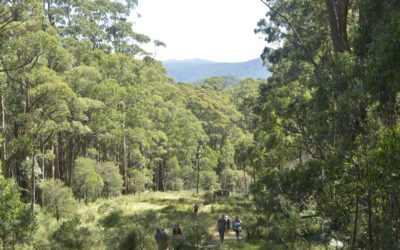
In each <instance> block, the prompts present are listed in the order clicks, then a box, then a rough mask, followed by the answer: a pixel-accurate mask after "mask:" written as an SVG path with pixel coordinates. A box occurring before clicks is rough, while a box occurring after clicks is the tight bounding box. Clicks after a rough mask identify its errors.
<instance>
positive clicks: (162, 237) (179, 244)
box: [154, 224, 185, 250]
mask: <svg viewBox="0 0 400 250" xmlns="http://www.w3.org/2000/svg"><path fill="white" fill-rule="evenodd" d="M154 239H155V240H156V242H157V245H158V250H166V249H175V250H177V249H185V236H184V235H183V234H182V230H181V228H180V227H179V225H178V224H176V225H174V227H173V228H172V239H171V241H170V240H169V237H168V234H167V233H166V232H165V230H164V229H163V228H157V229H156V233H155V234H154Z"/></svg>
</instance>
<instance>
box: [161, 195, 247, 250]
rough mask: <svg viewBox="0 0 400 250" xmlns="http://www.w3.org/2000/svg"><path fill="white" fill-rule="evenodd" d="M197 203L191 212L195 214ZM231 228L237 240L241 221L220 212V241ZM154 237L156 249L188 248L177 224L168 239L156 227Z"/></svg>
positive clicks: (218, 227) (162, 230)
mask: <svg viewBox="0 0 400 250" xmlns="http://www.w3.org/2000/svg"><path fill="white" fill-rule="evenodd" d="M198 210H199V205H198V204H197V203H196V204H195V205H194V207H193V212H194V214H195V215H197V212H198ZM230 229H232V230H233V231H234V232H235V233H236V239H237V240H239V238H240V233H241V231H242V221H241V220H240V219H239V217H238V216H236V218H235V220H234V221H232V220H231V218H229V216H228V215H226V214H225V215H224V214H221V215H220V217H219V218H218V220H217V230H218V233H219V237H220V240H221V243H223V242H224V238H225V235H227V234H228V233H229V230H230ZM154 239H155V240H156V242H157V245H158V250H166V249H175V250H178V249H188V248H187V243H186V241H185V236H184V235H183V233H182V229H181V228H180V226H179V225H178V224H175V225H174V226H173V228H172V237H171V240H170V239H169V236H168V234H167V233H166V232H165V230H164V229H163V228H157V229H156V232H155V234H154Z"/></svg>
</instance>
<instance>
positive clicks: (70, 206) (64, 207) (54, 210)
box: [39, 179, 76, 220]
mask: <svg viewBox="0 0 400 250" xmlns="http://www.w3.org/2000/svg"><path fill="white" fill-rule="evenodd" d="M39 187H40V189H41V190H42V193H41V196H42V199H43V206H44V211H46V212H48V213H50V214H51V215H53V216H54V217H56V219H57V220H59V219H60V218H63V217H66V216H67V215H69V214H71V213H72V211H73V210H74V209H75V208H76V201H75V199H74V196H73V194H72V190H71V189H70V188H68V187H66V186H65V185H64V183H63V182H62V181H60V180H54V179H50V180H46V181H43V182H41V183H40V184H39Z"/></svg>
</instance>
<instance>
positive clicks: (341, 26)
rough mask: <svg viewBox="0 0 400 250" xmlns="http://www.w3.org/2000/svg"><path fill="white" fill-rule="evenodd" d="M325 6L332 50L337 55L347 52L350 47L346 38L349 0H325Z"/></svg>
mask: <svg viewBox="0 0 400 250" xmlns="http://www.w3.org/2000/svg"><path fill="white" fill-rule="evenodd" d="M325 4H326V8H327V10H328V17H329V27H330V31H331V39H332V43H333V50H334V51H335V52H339V53H340V52H344V51H349V50H350V46H349V41H348V37H347V14H348V11H349V0H325Z"/></svg>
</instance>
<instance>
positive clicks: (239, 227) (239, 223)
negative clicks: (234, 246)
mask: <svg viewBox="0 0 400 250" xmlns="http://www.w3.org/2000/svg"><path fill="white" fill-rule="evenodd" d="M232 229H233V231H235V233H236V240H239V235H240V232H242V221H241V220H239V217H238V216H236V219H235V220H234V221H233V227H232Z"/></svg>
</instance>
